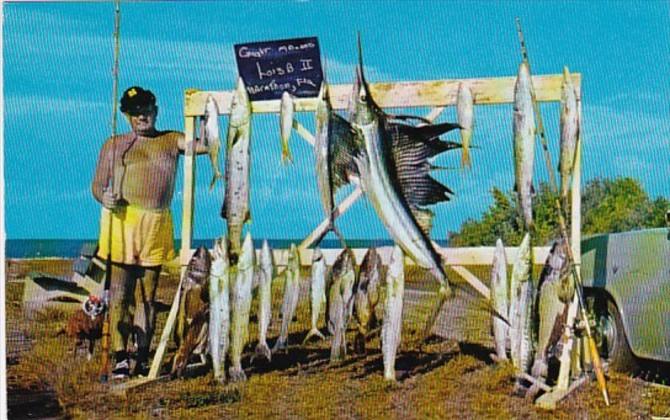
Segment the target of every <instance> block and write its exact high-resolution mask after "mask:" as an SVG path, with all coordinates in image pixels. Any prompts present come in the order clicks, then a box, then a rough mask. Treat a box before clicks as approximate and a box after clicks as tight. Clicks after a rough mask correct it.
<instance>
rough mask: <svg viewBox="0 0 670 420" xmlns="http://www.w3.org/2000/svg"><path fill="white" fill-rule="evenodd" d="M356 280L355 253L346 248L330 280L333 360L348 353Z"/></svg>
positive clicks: (329, 324)
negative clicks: (347, 338) (350, 312)
mask: <svg viewBox="0 0 670 420" xmlns="http://www.w3.org/2000/svg"><path fill="white" fill-rule="evenodd" d="M355 281H356V272H355V269H354V260H353V255H352V252H351V250H350V249H348V248H345V249H343V250H342V252H341V253H340V255H338V257H337V259H336V260H335V263H334V264H333V269H332V271H331V274H330V279H329V281H328V302H327V306H328V330H329V331H330V333H331V334H332V335H333V340H332V342H331V347H330V361H331V362H337V361H341V360H343V359H344V357H345V356H346V355H347V341H346V331H347V324H348V323H349V308H350V307H351V305H352V304H353V287H354V282H355Z"/></svg>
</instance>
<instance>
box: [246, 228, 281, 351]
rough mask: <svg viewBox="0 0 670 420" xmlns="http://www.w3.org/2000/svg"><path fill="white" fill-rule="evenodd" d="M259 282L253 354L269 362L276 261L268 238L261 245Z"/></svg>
mask: <svg viewBox="0 0 670 420" xmlns="http://www.w3.org/2000/svg"><path fill="white" fill-rule="evenodd" d="M259 265H260V267H259V268H260V270H259V276H258V279H259V283H258V345H257V346H256V353H255V355H254V356H252V358H251V361H253V359H254V357H255V356H262V357H265V358H266V359H267V360H268V362H269V361H271V359H272V353H271V352H270V347H268V344H267V333H268V326H269V325H270V320H271V319H272V279H273V278H274V276H275V270H274V263H273V261H272V250H271V249H270V245H269V244H268V241H267V240H264V241H263V246H262V247H261V257H260V264H259Z"/></svg>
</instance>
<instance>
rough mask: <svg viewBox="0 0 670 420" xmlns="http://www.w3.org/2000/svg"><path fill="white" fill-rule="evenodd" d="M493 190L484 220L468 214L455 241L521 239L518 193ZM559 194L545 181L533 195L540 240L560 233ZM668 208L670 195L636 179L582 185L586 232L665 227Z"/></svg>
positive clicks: (475, 243) (511, 241)
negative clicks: (650, 190)
mask: <svg viewBox="0 0 670 420" xmlns="http://www.w3.org/2000/svg"><path fill="white" fill-rule="evenodd" d="M491 194H492V196H493V204H491V206H490V207H489V208H488V209H487V210H486V211H485V212H484V214H483V215H482V217H481V219H480V220H473V219H469V220H467V221H465V222H464V223H463V225H462V226H461V230H460V232H449V237H448V239H449V245H450V246H492V245H493V244H495V241H496V239H498V238H501V239H502V240H503V242H504V243H505V244H519V243H520V242H521V239H522V237H523V235H524V229H523V222H522V219H521V215H520V212H519V207H518V204H517V199H516V194H514V192H512V191H510V192H503V191H502V190H500V189H498V188H494V189H493V190H492V191H491ZM554 197H555V195H554V194H553V193H552V192H551V189H550V188H549V186H548V184H546V183H541V184H540V185H539V188H538V189H537V190H536V195H535V197H533V221H534V224H535V232H534V235H533V236H534V238H535V243H537V244H546V243H549V242H550V241H552V240H553V239H556V238H558V237H559V236H560V233H559V232H560V231H559V225H558V215H557V214H556V205H555V202H554ZM668 210H670V201H669V200H668V199H667V198H664V197H659V198H657V199H655V200H652V199H651V198H650V197H649V196H648V195H647V193H646V192H645V191H644V189H643V188H642V186H641V185H640V182H639V181H637V180H635V179H632V178H617V179H594V180H591V181H589V182H588V183H587V184H586V186H585V187H584V189H583V190H582V235H583V236H586V235H591V234H596V233H611V232H623V231H628V230H636V229H643V228H653V227H663V226H665V213H666V211H668ZM569 217H570V216H569V214H568V219H567V222H568V223H569V221H570V218H569Z"/></svg>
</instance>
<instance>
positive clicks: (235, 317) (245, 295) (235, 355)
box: [228, 233, 255, 382]
mask: <svg viewBox="0 0 670 420" xmlns="http://www.w3.org/2000/svg"><path fill="white" fill-rule="evenodd" d="M254 256H255V251H254V244H253V241H252V240H251V235H250V234H249V233H247V236H246V237H245V238H244V244H243V245H242V253H241V254H240V257H239V259H238V261H237V266H236V267H235V268H234V269H233V270H231V279H232V282H231V287H230V289H231V293H230V300H231V306H232V317H231V318H232V319H231V323H230V364H231V366H230V370H229V371H228V375H229V377H230V380H231V381H232V382H239V381H245V380H246V379H247V375H246V374H245V373H244V371H243V370H242V351H243V350H244V346H245V344H246V343H247V340H248V339H249V311H250V310H251V283H252V281H253V276H254Z"/></svg>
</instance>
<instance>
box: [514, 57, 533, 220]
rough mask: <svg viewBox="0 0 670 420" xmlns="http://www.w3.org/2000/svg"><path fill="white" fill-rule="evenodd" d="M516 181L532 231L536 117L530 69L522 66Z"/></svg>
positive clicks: (517, 107) (516, 87)
mask: <svg viewBox="0 0 670 420" xmlns="http://www.w3.org/2000/svg"><path fill="white" fill-rule="evenodd" d="M512 125H513V131H514V179H515V181H516V188H515V190H516V194H517V197H518V200H519V207H520V209H521V215H522V218H523V221H524V223H525V225H526V229H528V230H530V229H531V228H532V226H533V207H532V194H533V192H534V191H533V162H534V159H535V114H534V113H533V100H532V96H531V78H530V71H529V70H528V65H527V64H526V63H525V62H523V63H521V65H520V66H519V74H518V75H517V78H516V83H515V84H514V120H513V124H512Z"/></svg>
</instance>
